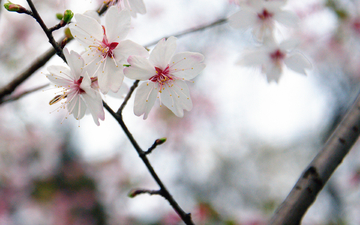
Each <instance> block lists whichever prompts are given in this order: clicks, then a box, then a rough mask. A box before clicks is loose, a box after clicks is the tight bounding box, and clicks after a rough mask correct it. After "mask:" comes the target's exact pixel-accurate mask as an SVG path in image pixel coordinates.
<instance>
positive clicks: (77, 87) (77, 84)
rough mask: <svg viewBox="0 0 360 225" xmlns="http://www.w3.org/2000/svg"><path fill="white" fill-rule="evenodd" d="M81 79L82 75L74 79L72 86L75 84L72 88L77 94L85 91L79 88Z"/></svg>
mask: <svg viewBox="0 0 360 225" xmlns="http://www.w3.org/2000/svg"><path fill="white" fill-rule="evenodd" d="M82 80H83V77H80V78H79V80H74V86H75V88H74V89H75V90H77V91H78V93H79V94H82V93H84V92H85V91H84V90H83V89H81V88H80V85H81V82H82Z"/></svg>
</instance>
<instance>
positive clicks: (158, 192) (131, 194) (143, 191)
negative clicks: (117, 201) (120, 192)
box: [128, 189, 162, 198]
mask: <svg viewBox="0 0 360 225" xmlns="http://www.w3.org/2000/svg"><path fill="white" fill-rule="evenodd" d="M141 194H149V195H161V196H162V191H161V190H156V191H155V190H148V189H134V190H131V191H130V192H129V194H128V196H129V197H130V198H134V197H136V196H138V195H141Z"/></svg>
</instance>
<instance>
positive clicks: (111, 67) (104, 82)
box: [98, 57, 124, 94]
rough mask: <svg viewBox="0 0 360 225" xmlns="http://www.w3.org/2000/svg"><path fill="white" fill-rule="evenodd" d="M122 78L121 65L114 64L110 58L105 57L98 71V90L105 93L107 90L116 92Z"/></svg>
mask: <svg viewBox="0 0 360 225" xmlns="http://www.w3.org/2000/svg"><path fill="white" fill-rule="evenodd" d="M123 80H124V74H123V71H122V65H118V66H116V65H115V62H114V61H113V59H112V58H109V57H107V58H106V59H105V61H104V62H103V64H102V65H100V69H99V72H98V82H99V87H100V90H101V92H102V93H103V94H106V93H107V92H108V91H109V90H111V91H112V92H117V91H118V90H119V89H120V86H121V84H122V82H123Z"/></svg>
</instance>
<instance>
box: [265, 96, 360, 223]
mask: <svg viewBox="0 0 360 225" xmlns="http://www.w3.org/2000/svg"><path fill="white" fill-rule="evenodd" d="M359 131H360V93H359V95H358V97H357V99H356V100H355V102H354V104H353V105H352V106H351V108H350V109H349V110H348V112H347V113H346V115H345V117H344V118H343V120H342V121H341V122H340V124H339V125H338V127H337V128H336V129H335V131H334V132H333V133H332V135H331V136H330V138H329V139H328V141H327V142H326V143H325V146H324V147H323V149H322V150H321V151H320V152H319V153H318V154H317V156H316V157H315V158H314V159H313V161H312V162H311V163H310V164H309V165H308V167H307V168H306V170H305V171H304V172H303V173H302V174H301V177H300V178H299V180H298V181H297V183H296V184H295V186H294V188H293V189H292V190H291V192H290V194H289V195H288V196H287V197H286V199H285V201H284V202H283V203H282V204H281V205H280V207H279V208H278V209H277V210H276V212H275V214H274V215H273V217H272V218H271V220H270V224H279V225H280V224H288V225H292V224H294V225H295V224H296V225H297V224H300V222H301V220H302V218H303V216H304V214H305V213H306V211H307V210H308V208H309V207H310V206H311V204H312V203H313V202H314V201H315V199H316V196H317V195H318V194H319V192H320V191H321V189H322V188H323V187H324V185H325V184H326V182H327V181H328V179H329V178H330V176H331V175H332V174H333V172H334V171H335V169H336V168H337V167H338V166H339V165H340V163H341V162H342V160H343V159H344V158H345V156H346V154H347V153H348V152H349V151H350V149H351V147H352V146H353V145H354V143H355V142H356V140H357V139H358V137H359V134H360V133H359Z"/></svg>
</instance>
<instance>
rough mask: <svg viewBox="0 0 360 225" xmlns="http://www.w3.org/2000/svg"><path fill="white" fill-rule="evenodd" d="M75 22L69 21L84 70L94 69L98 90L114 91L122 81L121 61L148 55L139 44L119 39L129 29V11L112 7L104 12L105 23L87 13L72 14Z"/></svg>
mask: <svg viewBox="0 0 360 225" xmlns="http://www.w3.org/2000/svg"><path fill="white" fill-rule="evenodd" d="M75 18H76V23H73V24H70V26H69V27H70V31H71V33H72V35H73V36H74V38H75V39H76V40H78V41H79V42H80V43H81V44H83V45H84V46H85V48H86V51H85V52H84V53H83V54H82V56H83V58H84V60H85V66H86V67H89V69H88V71H95V74H90V75H91V76H92V75H93V76H97V77H98V82H99V87H100V90H101V92H102V93H104V94H106V93H107V92H108V91H109V90H111V91H113V92H115V93H116V92H117V91H118V90H119V88H120V86H121V84H122V82H123V79H124V74H123V72H122V71H123V63H126V59H127V58H128V57H129V56H130V55H140V56H143V57H147V56H148V52H147V51H146V49H145V48H144V47H142V46H141V45H139V44H137V43H135V42H133V41H130V40H123V39H125V37H126V36H127V34H128V32H129V30H130V21H131V17H130V12H129V11H128V10H126V9H125V10H122V11H120V12H119V11H118V10H117V8H116V7H115V6H112V7H110V8H109V10H108V12H107V13H106V15H105V25H104V26H102V25H101V24H100V23H99V22H98V20H96V19H94V18H92V17H91V16H88V15H83V14H76V15H75Z"/></svg>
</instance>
